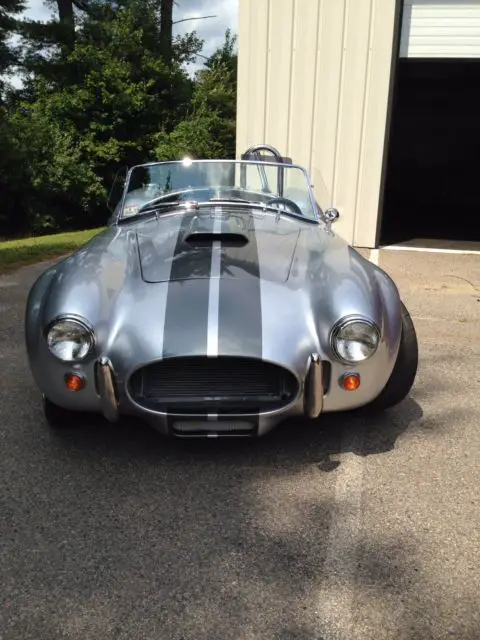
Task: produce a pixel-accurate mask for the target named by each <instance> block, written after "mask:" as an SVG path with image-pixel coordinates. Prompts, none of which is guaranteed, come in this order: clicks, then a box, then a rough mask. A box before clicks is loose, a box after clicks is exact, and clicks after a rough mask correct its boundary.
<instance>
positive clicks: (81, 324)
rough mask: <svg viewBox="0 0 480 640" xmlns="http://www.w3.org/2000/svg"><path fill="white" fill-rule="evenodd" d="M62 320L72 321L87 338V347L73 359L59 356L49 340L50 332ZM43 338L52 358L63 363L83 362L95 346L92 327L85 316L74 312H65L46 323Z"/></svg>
mask: <svg viewBox="0 0 480 640" xmlns="http://www.w3.org/2000/svg"><path fill="white" fill-rule="evenodd" d="M62 322H69V323H72V324H73V325H76V326H77V327H78V328H80V329H81V330H82V331H83V333H84V334H85V336H86V339H87V340H88V349H87V351H86V352H85V354H84V355H83V356H82V357H80V358H73V359H64V358H61V357H60V356H59V355H58V354H57V353H55V351H54V350H53V349H52V347H51V345H50V340H49V336H50V333H51V331H52V330H53V329H54V328H55V327H56V326H57V325H59V324H61V323H62ZM44 338H45V342H46V344H47V349H48V351H49V352H50V353H51V354H52V356H53V357H54V358H56V360H58V362H62V363H64V364H76V363H83V362H85V361H87V360H88V358H89V356H91V355H92V354H93V353H94V351H95V347H96V339H95V331H94V329H93V327H92V326H91V325H90V324H89V323H88V322H87V321H86V320H85V318H82V317H80V316H77V315H74V314H65V315H61V316H57V317H56V318H54V320H52V321H51V322H50V323H49V324H48V325H47V327H46V329H45V331H44Z"/></svg>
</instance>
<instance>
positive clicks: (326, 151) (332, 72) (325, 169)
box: [310, 0, 346, 208]
mask: <svg viewBox="0 0 480 640" xmlns="http://www.w3.org/2000/svg"><path fill="white" fill-rule="evenodd" d="M345 10H346V0H323V2H322V6H321V11H320V14H319V20H320V23H319V42H318V48H317V65H316V66H317V71H316V79H315V86H316V92H315V114H314V130H313V134H312V138H313V150H312V162H311V169H310V170H311V174H312V180H313V184H314V186H315V194H316V196H317V200H318V202H319V204H320V206H322V207H323V208H326V207H328V206H330V205H331V204H333V179H334V166H335V149H336V137H337V119H338V111H339V105H340V88H341V79H342V65H343V37H344V23H345Z"/></svg>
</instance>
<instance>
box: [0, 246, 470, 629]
mask: <svg viewBox="0 0 480 640" xmlns="http://www.w3.org/2000/svg"><path fill="white" fill-rule="evenodd" d="M380 264H381V266H383V267H384V268H386V270H387V271H388V272H389V273H390V274H391V275H392V276H393V277H394V278H395V279H396V281H397V283H398V285H399V287H400V290H401V292H402V295H403V298H404V301H405V302H406V304H407V306H408V307H409V309H410V311H411V313H412V315H413V318H414V320H415V323H416V327H417V331H418V336H419V342H420V357H421V361H420V370H419V374H418V378H417V383H416V386H415V388H414V391H413V393H412V396H411V398H409V399H408V400H406V401H405V402H404V403H403V404H402V405H400V406H398V407H397V408H395V409H394V410H392V411H390V412H389V413H388V414H385V415H384V416H383V417H382V418H379V419H376V420H375V421H373V422H368V423H367V422H365V421H364V420H362V419H360V418H358V417H348V416H332V417H325V419H324V421H323V423H321V426H320V427H317V428H312V427H311V426H310V427H309V426H307V425H302V424H295V423H290V424H288V425H285V426H283V427H281V428H279V429H277V430H276V431H274V432H273V434H271V435H270V436H268V437H266V438H264V439H262V440H257V441H255V442H251V441H248V442H247V441H241V442H239V441H234V442H225V441H222V442H220V441H208V442H188V443H186V442H184V441H181V442H179V441H168V440H165V439H164V438H162V437H161V436H159V435H157V434H156V433H155V432H153V431H151V430H149V429H148V428H145V427H143V426H142V425H139V424H136V423H135V424H133V423H126V424H122V425H120V426H109V425H106V424H104V423H103V422H102V421H101V420H99V421H95V422H94V423H93V422H92V424H91V425H90V426H89V427H88V428H85V429H84V430H82V431H71V432H66V433H64V434H62V435H61V436H60V435H55V434H53V433H51V432H49V430H48V428H47V427H46V426H45V425H44V423H43V416H42V411H41V405H40V399H39V396H38V393H37V392H36V390H35V388H34V385H33V382H32V379H31V377H30V373H29V371H28V368H27V363H26V358H25V351H24V345H23V311H24V305H25V300H26V295H27V291H28V288H29V286H30V284H31V283H32V282H33V280H34V278H35V277H36V275H37V274H38V273H40V271H41V270H42V269H43V268H44V267H38V266H37V267H28V268H25V269H22V270H21V271H19V272H17V273H15V274H12V275H9V276H4V277H0V367H1V370H0V442H1V450H0V639H1V640H30V639H31V640H41V639H44V638H45V639H47V640H56V639H57V638H68V639H69V640H77V639H78V640H80V639H81V640H87V639H92V640H93V639H95V640H110V639H112V640H113V639H115V640H124V639H125V640H127V639H128V640H137V639H138V640H216V639H219V640H229V639H235V640H243V639H255V640H263V639H272V640H273V639H275V640H276V639H278V640H287V639H296V638H298V639H312V640H313V639H315V640H331V639H340V640H347V639H348V640H352V639H355V640H364V639H365V640H367V639H368V640H383V639H388V640H390V639H391V640H407V639H409V640H410V639H411V640H413V639H419V640H428V639H430V638H435V640H445V639H449V638H456V639H461V640H478V638H480V595H479V594H480V569H479V565H480V508H479V502H480V499H479V492H480V490H479V487H480V472H479V468H480V465H479V460H480V453H479V452H480V384H479V383H480V373H479V371H480V369H479V366H478V362H479V359H480V257H477V256H455V255H454V256H452V255H448V256H445V255H436V254H427V255H424V254H414V253H403V252H402V253H400V252H398V253H394V252H391V253H389V252H381V255H380Z"/></svg>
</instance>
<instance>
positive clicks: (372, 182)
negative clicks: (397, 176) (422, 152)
mask: <svg viewBox="0 0 480 640" xmlns="http://www.w3.org/2000/svg"><path fill="white" fill-rule="evenodd" d="M395 16H396V3H395V0H389V2H386V1H385V0H374V10H373V12H372V26H371V33H372V37H371V45H370V46H371V56H370V73H369V82H368V84H367V91H366V96H365V113H364V142H363V147H362V153H361V156H360V161H359V186H358V196H357V205H356V213H357V215H356V220H355V233H354V237H353V242H354V243H355V244H356V245H357V246H360V247H373V246H375V243H376V232H377V222H378V219H379V201H380V189H381V178H382V166H383V158H384V142H385V134H386V125H387V110H388V99H389V91H390V65H391V60H392V47H393V40H394V32H395Z"/></svg>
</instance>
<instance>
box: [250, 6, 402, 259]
mask: <svg viewBox="0 0 480 640" xmlns="http://www.w3.org/2000/svg"><path fill="white" fill-rule="evenodd" d="M397 7H398V4H397V2H396V0H240V3H239V42H238V45H239V68H238V74H239V79H238V83H239V84H238V114H237V154H238V155H240V154H241V153H242V152H243V151H245V150H246V149H247V148H248V147H249V146H250V145H252V144H256V143H260V142H266V143H269V144H272V145H274V146H275V147H277V148H278V149H279V150H280V151H281V152H282V153H283V154H285V155H288V156H290V157H292V158H293V160H294V162H298V163H299V164H302V165H305V166H307V168H308V170H309V171H310V173H311V176H312V181H313V183H314V185H315V192H316V195H317V199H318V201H319V203H320V205H321V206H322V207H323V208H326V207H328V206H335V207H337V208H338V209H339V211H340V220H339V221H338V222H337V223H336V225H335V229H336V231H337V232H338V233H339V234H340V235H341V236H343V237H344V238H345V239H346V240H347V241H348V242H351V243H353V244H355V245H356V246H365V247H373V246H375V242H376V230H377V219H378V209H379V195H380V184H381V173H382V164H383V153H384V143H385V131H386V119H387V107H388V99H389V87H390V69H391V61H392V48H393V41H394V28H395V19H396V15H397V13H396V9H397Z"/></svg>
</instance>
